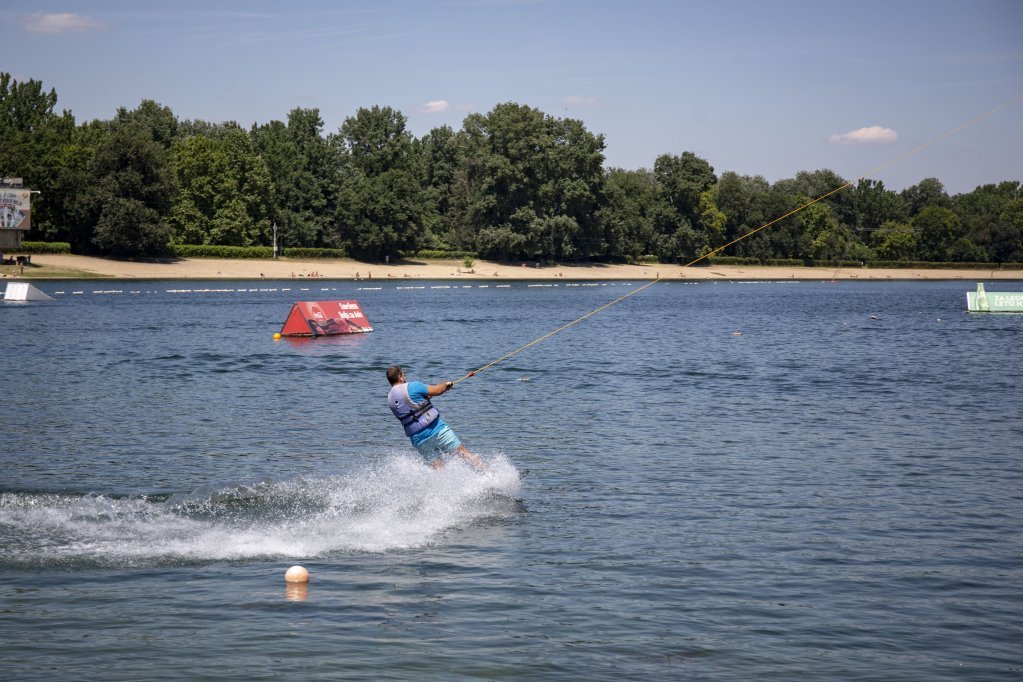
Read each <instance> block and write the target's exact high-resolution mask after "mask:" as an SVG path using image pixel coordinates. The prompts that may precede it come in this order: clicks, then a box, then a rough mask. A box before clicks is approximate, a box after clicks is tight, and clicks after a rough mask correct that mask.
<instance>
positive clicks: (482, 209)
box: [452, 103, 604, 259]
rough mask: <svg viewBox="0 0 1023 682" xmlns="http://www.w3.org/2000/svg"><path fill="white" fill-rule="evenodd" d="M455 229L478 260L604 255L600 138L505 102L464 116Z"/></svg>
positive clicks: (454, 195) (454, 196)
mask: <svg viewBox="0 0 1023 682" xmlns="http://www.w3.org/2000/svg"><path fill="white" fill-rule="evenodd" d="M459 138H460V140H461V143H462V145H463V149H464V153H465V156H464V160H465V161H464V165H463V166H462V169H461V171H462V172H461V173H460V174H458V175H457V176H456V179H455V183H454V187H453V193H452V215H454V216H456V217H457V220H458V221H459V223H457V224H456V230H458V231H461V232H463V233H464V232H467V231H471V232H472V233H473V234H474V235H475V242H476V244H477V247H478V249H479V250H480V252H481V253H483V254H484V255H490V256H496V257H500V258H547V259H552V258H553V259H560V258H571V257H579V256H584V257H585V256H589V255H594V254H598V253H601V252H602V251H603V248H604V246H603V242H602V239H601V234H600V224H599V222H598V220H597V208H598V205H599V197H600V192H601V184H602V182H603V169H602V164H603V159H604V154H603V150H604V138H603V136H600V135H593V134H591V133H590V132H589V131H587V130H586V128H585V127H584V126H583V124H582V123H581V122H579V121H576V120H573V119H555V118H553V117H551V116H547V115H545V114H544V113H543V112H541V111H539V110H537V109H533V108H531V107H527V106H523V105H518V104H513V103H506V104H499V105H498V106H496V107H494V109H492V110H491V111H490V112H489V113H488V114H486V115H482V114H471V115H469V116H467V117H466V119H465V121H464V122H463V125H462V130H461V132H460V133H459Z"/></svg>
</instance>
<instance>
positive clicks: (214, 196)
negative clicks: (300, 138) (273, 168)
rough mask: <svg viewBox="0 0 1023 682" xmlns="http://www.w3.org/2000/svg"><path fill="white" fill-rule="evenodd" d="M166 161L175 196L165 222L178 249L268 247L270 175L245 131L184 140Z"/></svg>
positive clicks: (232, 131) (271, 188)
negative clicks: (170, 163) (169, 164)
mask: <svg viewBox="0 0 1023 682" xmlns="http://www.w3.org/2000/svg"><path fill="white" fill-rule="evenodd" d="M172 160H173V169H174V174H175V180H176V182H177V187H178V192H177V194H176V196H175V198H174V205H173V208H172V210H171V216H170V219H171V224H172V225H173V226H174V230H175V239H176V241H177V242H178V243H183V244H218V245H226V246H253V245H268V244H269V243H270V236H269V233H270V215H271V205H270V201H271V197H272V196H273V187H272V184H271V182H270V173H269V171H268V170H267V168H266V164H265V163H264V162H263V159H262V157H260V156H259V155H258V154H256V152H255V149H254V148H253V145H252V141H251V140H250V139H249V136H248V135H247V134H246V133H245V131H243V130H241V129H239V128H233V129H231V130H230V131H229V132H227V134H225V135H223V136H220V137H217V138H209V137H205V136H193V137H189V138H187V139H185V140H183V141H181V142H178V143H177V144H175V145H174V149H173V154H172Z"/></svg>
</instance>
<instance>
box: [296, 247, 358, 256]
mask: <svg viewBox="0 0 1023 682" xmlns="http://www.w3.org/2000/svg"><path fill="white" fill-rule="evenodd" d="M282 255H283V256H286V257H287V258H348V254H347V253H346V252H345V250H344V249H313V248H306V247H303V246H296V247H288V248H287V249H285V250H284V251H283V252H282Z"/></svg>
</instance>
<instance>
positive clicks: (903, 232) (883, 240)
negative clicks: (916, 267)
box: [873, 221, 917, 261]
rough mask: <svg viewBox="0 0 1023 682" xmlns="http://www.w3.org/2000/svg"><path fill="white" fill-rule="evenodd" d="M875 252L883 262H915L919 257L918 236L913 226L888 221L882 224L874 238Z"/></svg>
mask: <svg viewBox="0 0 1023 682" xmlns="http://www.w3.org/2000/svg"><path fill="white" fill-rule="evenodd" d="M873 244H874V252H875V253H876V255H877V257H878V258H880V259H881V260H894V261H899V260H902V261H905V260H914V259H915V258H916V256H917V234H916V230H914V229H913V226H912V225H909V224H908V223H900V222H895V221H888V222H885V223H882V224H881V227H880V228H878V230H877V232H875V233H874V237H873Z"/></svg>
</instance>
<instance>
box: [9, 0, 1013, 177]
mask: <svg viewBox="0 0 1023 682" xmlns="http://www.w3.org/2000/svg"><path fill="white" fill-rule="evenodd" d="M0 12H2V15H3V17H4V24H5V31H4V37H3V38H0V71H5V72H7V73H10V74H12V75H13V76H14V77H15V78H16V79H18V80H22V81H25V80H28V79H35V80H38V81H42V83H43V86H44V87H45V88H46V89H50V88H53V89H55V90H56V92H57V96H58V103H57V110H58V111H61V110H64V109H67V110H70V111H71V112H72V113H73V114H74V116H75V119H76V120H77V121H78V122H79V123H82V122H85V121H89V120H92V119H97V118H98V119H110V118H112V117H113V116H114V115H115V113H116V111H117V109H118V108H120V107H126V108H128V109H134V108H135V107H137V106H138V105H139V103H140V102H141V101H142V100H145V99H151V100H155V101H156V102H159V103H160V104H161V105H164V106H167V107H169V108H170V109H171V110H172V111H173V112H174V113H175V115H177V116H178V118H180V119H202V120H205V121H209V122H224V121H235V122H237V123H239V124H241V125H242V126H244V127H246V128H248V127H249V126H251V125H253V124H263V123H268V122H269V121H272V120H280V121H286V120H287V116H288V112H289V111H291V110H292V109H294V108H296V107H302V108H314V109H318V110H319V112H320V115H321V117H322V119H323V121H324V133H325V134H330V133H335V132H337V130H338V128H339V127H340V126H341V124H342V123H343V122H344V120H345V119H346V118H348V117H350V116H353V115H354V114H355V113H356V112H357V111H358V110H359V109H360V108H362V107H372V106H374V105H379V106H389V107H392V108H394V109H396V110H398V111H400V112H401V113H402V114H403V115H405V116H406V117H407V119H408V129H409V130H410V131H411V132H412V134H413V135H415V136H416V137H421V136H423V135H424V134H426V133H428V132H429V131H430V130H432V129H433V128H436V127H438V126H441V125H447V126H450V127H451V128H453V129H455V130H458V129H459V128H461V126H462V121H463V120H464V118H465V117H466V116H467V115H468V114H470V113H483V114H485V113H487V112H488V111H490V110H491V109H492V108H493V107H494V106H496V105H498V104H501V103H504V102H514V103H517V104H523V105H528V106H531V107H534V108H536V109H539V110H540V111H542V112H544V113H545V114H549V115H551V116H554V117H557V118H572V119H578V120H581V121H582V122H583V123H584V124H585V126H586V128H587V130H589V131H590V132H591V133H594V134H599V135H603V136H604V140H605V144H606V150H605V157H606V161H605V167H607V168H611V167H618V168H626V169H639V168H651V167H653V164H654V160H655V159H656V158H657V157H658V156H660V155H661V154H674V155H680V154H682V153H683V152H686V151H690V152H693V153H695V154H696V155H698V156H700V157H701V158H703V159H705V160H707V161H708V162H709V163H710V164H711V166H713V167H714V169H715V172H716V173H717V174H718V175H720V174H722V173H724V172H727V171H732V172H736V173H739V174H741V175H760V176H763V177H764V178H766V179H767V180H768V181H770V182H772V183H773V182H777V181H778V180H782V179H785V178H791V177H794V176H795V174H796V173H797V172H799V171H812V170H817V169H824V168H827V169H830V170H832V171H835V172H836V173H838V174H839V175H840V176H842V177H843V178H845V179H846V180H855V179H857V178H860V177H862V176H864V175H868V174H869V177H870V178H871V179H874V180H880V181H881V182H883V183H884V185H885V187H887V188H889V189H894V190H902V189H905V188H906V187H909V186H912V185H914V184H916V183H918V182H920V181H921V180H923V179H925V178H931V177H934V178H938V179H939V180H941V182H942V183H944V185H945V189H946V190H947V191H948V192H949V193H951V194H958V193H962V192H969V191H971V190H973V189H974V188H976V187H977V186H979V185H982V184H987V183H995V182H1001V181H1005V180H1014V181H1023V99H1021V98H1020V97H1021V96H1023V0H883V1H876V0H857V1H856V2H850V1H848V0H842V1H832V0H770V1H767V0H756V1H752V0H714V1H707V0H701V1H699V2H689V1H686V0H677V1H673V0H627V1H626V0H622V1H610V0H419V1H416V0H372V1H370V0H334V1H328V0H290V1H289V2H280V1H279V0H278V1H277V2H264V1H262V0H251V1H247V2H226V1H221V0H205V1H204V2H196V1H193V0H176V1H174V2H161V1H160V0H153V1H151V2H137V1H136V0H130V1H117V0H75V1H74V2H70V1H68V0H64V1H63V2H51V1H49V0H36V1H30V0H4V1H3V3H2V4H0ZM1006 103H1010V104H1008V106H1005V107H1004V108H1002V109H1000V110H999V111H996V112H995V113H990V112H992V111H993V110H995V109H996V108H998V107H1000V106H1002V105H1005V104H1006ZM967 123H969V125H967V126H966V127H965V128H963V129H962V130H959V131H958V132H955V133H953V134H951V135H949V136H947V137H942V136H943V135H944V134H946V133H948V132H950V131H952V130H954V129H956V128H958V127H959V126H961V125H963V124H967ZM936 138H940V139H938V141H936V142H934V143H933V144H931V145H929V146H927V147H926V148H925V149H923V150H921V151H918V152H914V151H913V150H915V149H917V148H918V147H920V146H921V145H925V144H927V143H928V142H931V141H932V140H935V139H936ZM907 154H910V155H909V156H908V157H907V156H905V155H907ZM903 157H905V158H903ZM886 164H887V165H886Z"/></svg>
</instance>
